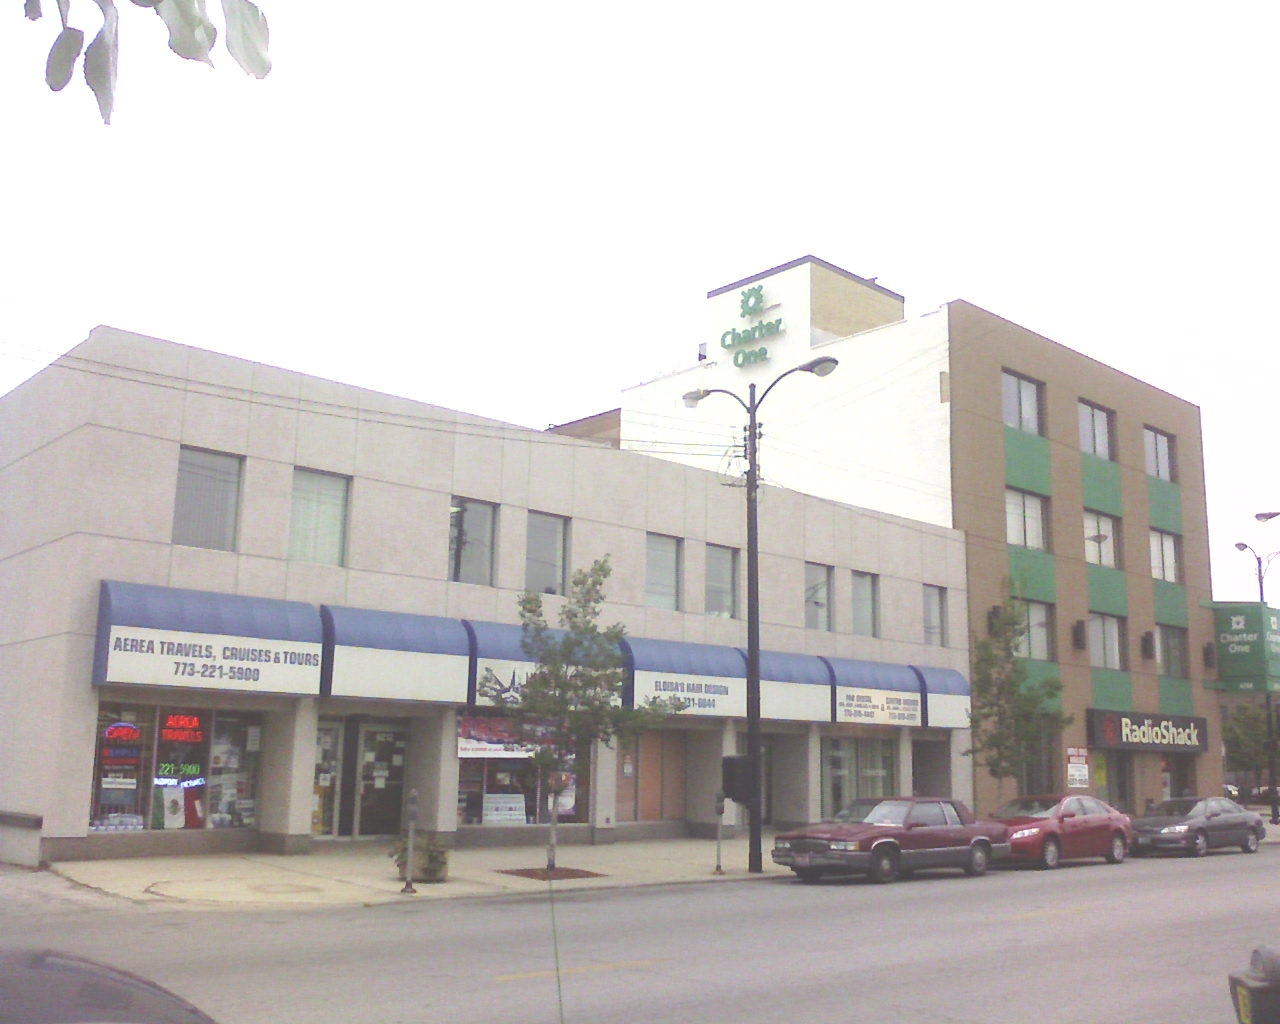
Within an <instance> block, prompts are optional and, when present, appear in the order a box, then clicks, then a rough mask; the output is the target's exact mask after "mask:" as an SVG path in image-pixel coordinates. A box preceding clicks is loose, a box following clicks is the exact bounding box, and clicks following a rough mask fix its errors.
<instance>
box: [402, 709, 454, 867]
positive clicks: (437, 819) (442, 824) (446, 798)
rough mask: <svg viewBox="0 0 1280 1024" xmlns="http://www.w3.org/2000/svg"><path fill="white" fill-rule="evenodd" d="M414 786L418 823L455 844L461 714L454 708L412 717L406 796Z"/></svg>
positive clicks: (406, 771)
mask: <svg viewBox="0 0 1280 1024" xmlns="http://www.w3.org/2000/svg"><path fill="white" fill-rule="evenodd" d="M413 789H416V790H417V791H418V824H417V827H418V828H420V829H422V830H423V831H425V832H430V833H433V834H434V835H436V836H437V837H438V838H439V839H440V840H441V841H442V842H444V843H446V844H447V845H450V846H451V845H453V841H454V838H455V837H456V835H457V832H458V715H457V712H456V711H455V710H454V709H453V708H441V709H440V710H439V711H438V712H437V713H435V714H433V715H431V716H430V717H429V718H414V719H412V720H411V721H410V725H409V759H408V764H407V765H406V766H405V798H406V799H408V794H409V791H410V790H413ZM405 823H406V824H407V823H408V818H406V819H405Z"/></svg>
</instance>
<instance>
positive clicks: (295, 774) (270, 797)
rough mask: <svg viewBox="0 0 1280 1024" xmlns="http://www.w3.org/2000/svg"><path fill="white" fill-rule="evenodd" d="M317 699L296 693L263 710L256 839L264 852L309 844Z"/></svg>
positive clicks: (305, 848)
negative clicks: (282, 704)
mask: <svg viewBox="0 0 1280 1024" xmlns="http://www.w3.org/2000/svg"><path fill="white" fill-rule="evenodd" d="M319 721H320V712H319V701H318V700H317V699H316V698H314V697H300V698H298V699H297V700H295V701H294V702H293V703H292V704H291V705H290V706H289V707H288V708H287V709H286V710H283V711H272V712H269V713H268V714H267V716H266V725H265V728H264V730H263V738H262V762H261V787H262V800H261V804H260V810H259V821H258V829H259V832H258V843H259V846H260V847H261V849H262V850H264V851H266V852H267V853H306V852H307V851H308V850H310V849H311V801H312V799H313V797H314V793H315V767H316V764H315V762H316V727H317V725H318V724H319Z"/></svg>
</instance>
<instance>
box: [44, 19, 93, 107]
mask: <svg viewBox="0 0 1280 1024" xmlns="http://www.w3.org/2000/svg"><path fill="white" fill-rule="evenodd" d="M83 47H84V33H83V32H81V31H80V30H79V29H78V28H64V29H63V30H62V31H61V32H59V33H58V38H57V39H55V40H54V41H53V49H51V50H50V51H49V59H48V60H47V61H45V64H44V80H45V83H46V84H47V85H48V86H49V88H50V89H52V90H53V91H54V92H61V91H62V90H63V89H65V88H66V85H67V83H68V82H69V81H71V74H72V72H73V71H75V69H76V59H77V58H78V57H79V56H80V50H81V49H82V48H83Z"/></svg>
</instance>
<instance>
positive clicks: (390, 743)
mask: <svg viewBox="0 0 1280 1024" xmlns="http://www.w3.org/2000/svg"><path fill="white" fill-rule="evenodd" d="M408 741H409V734H408V733H407V732H406V731H404V730H403V729H397V728H396V727H395V726H391V725H376V724H367V725H361V726H360V746H359V758H360V765H359V770H358V771H357V773H356V785H357V786H358V787H359V788H358V790H357V792H356V821H357V823H358V827H357V830H356V834H357V835H361V836H386V835H398V834H399V833H400V812H401V807H402V803H403V797H404V758H405V750H406V748H407V747H408Z"/></svg>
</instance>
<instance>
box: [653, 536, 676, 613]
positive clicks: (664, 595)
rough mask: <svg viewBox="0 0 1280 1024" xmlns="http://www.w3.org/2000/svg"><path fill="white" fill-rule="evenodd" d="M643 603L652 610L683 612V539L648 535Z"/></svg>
mask: <svg viewBox="0 0 1280 1024" xmlns="http://www.w3.org/2000/svg"><path fill="white" fill-rule="evenodd" d="M645 543H646V548H645V582H644V603H645V604H647V605H648V606H649V607H650V608H667V609H669V610H671V611H679V610H680V538H678V537H668V536H666V535H664V534H661V533H650V534H646V536H645Z"/></svg>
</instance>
